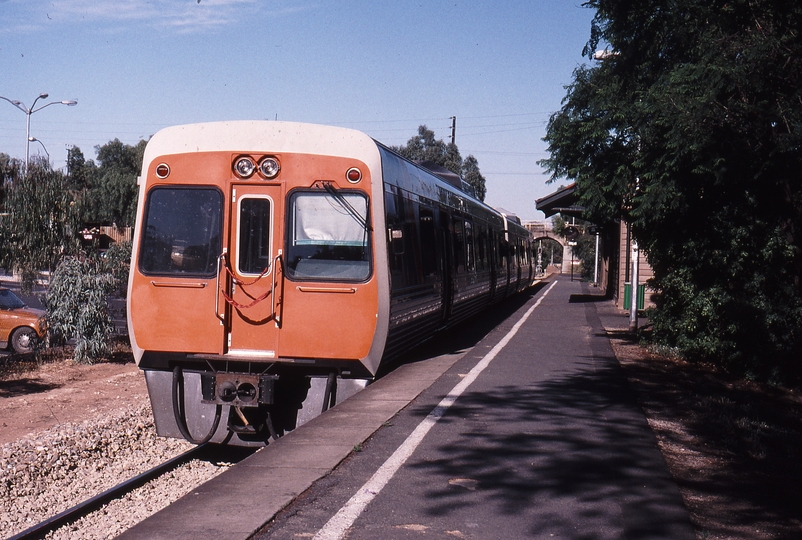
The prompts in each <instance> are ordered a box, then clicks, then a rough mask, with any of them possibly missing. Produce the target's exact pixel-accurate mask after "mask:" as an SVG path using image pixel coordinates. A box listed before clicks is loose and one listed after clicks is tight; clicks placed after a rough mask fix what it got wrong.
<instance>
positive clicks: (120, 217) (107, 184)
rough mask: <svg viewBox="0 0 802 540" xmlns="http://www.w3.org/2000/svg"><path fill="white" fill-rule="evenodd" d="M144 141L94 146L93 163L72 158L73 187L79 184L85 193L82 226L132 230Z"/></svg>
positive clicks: (114, 142) (114, 141)
mask: <svg viewBox="0 0 802 540" xmlns="http://www.w3.org/2000/svg"><path fill="white" fill-rule="evenodd" d="M146 144H147V142H146V141H140V142H139V143H137V144H136V145H135V146H131V145H128V144H124V143H122V142H121V141H120V140H119V139H114V140H113V141H109V142H108V143H106V144H104V145H103V146H97V147H96V148H95V149H96V150H97V161H98V163H99V165H97V166H95V165H94V163H93V162H91V161H90V162H86V161H81V158H83V154H81V155H80V156H78V155H77V153H79V152H80V149H77V153H76V155H75V156H74V158H75V159H74V163H75V165H76V168H75V174H76V179H75V180H74V181H73V184H75V185H78V184H80V183H83V185H85V186H86V193H85V198H84V205H83V219H84V221H86V222H94V223H108V224H116V225H118V226H120V227H123V226H129V227H130V226H133V224H134V220H135V217H136V202H137V193H138V191H137V186H136V178H137V176H139V172H140V169H141V167H142V157H143V155H144V152H145V146H146Z"/></svg>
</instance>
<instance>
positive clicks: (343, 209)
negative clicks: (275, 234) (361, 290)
mask: <svg viewBox="0 0 802 540" xmlns="http://www.w3.org/2000/svg"><path fill="white" fill-rule="evenodd" d="M289 224H290V226H289V231H288V234H289V238H288V242H287V276H288V277H290V278H294V279H309V280H332V281H334V280H336V281H364V280H366V279H368V277H370V249H369V226H368V199H367V197H365V196H364V195H362V194H361V193H353V192H341V191H336V192H296V193H294V194H292V196H291V197H290V207H289Z"/></svg>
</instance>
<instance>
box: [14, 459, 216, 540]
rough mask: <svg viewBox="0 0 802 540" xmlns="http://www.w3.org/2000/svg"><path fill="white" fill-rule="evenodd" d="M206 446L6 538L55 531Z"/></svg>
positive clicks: (20, 539) (25, 539)
mask: <svg viewBox="0 0 802 540" xmlns="http://www.w3.org/2000/svg"><path fill="white" fill-rule="evenodd" d="M207 446H208V445H206V444H203V445H200V446H196V447H195V448H192V449H191V450H188V451H186V452H184V453H183V454H180V455H178V456H176V457H174V458H172V459H169V460H167V461H165V462H164V463H162V464H160V465H157V466H156V467H153V468H152V469H150V470H148V471H145V472H143V473H141V474H138V475H137V476H134V477H133V478H130V479H128V480H126V481H125V482H122V483H120V484H117V485H116V486H114V487H112V488H110V489H107V490H106V491H104V492H102V493H100V494H98V495H95V496H94V497H92V498H90V499H87V500H85V501H83V502H81V503H79V504H77V505H75V506H73V507H72V508H68V509H67V510H65V511H63V512H61V513H59V514H57V515H55V516H53V517H51V518H48V519H46V520H44V521H42V522H41V523H38V524H36V525H34V526H33V527H30V528H28V529H26V530H24V531H22V532H20V533H18V534H16V535H14V536H12V537H10V538H8V540H34V539H39V538H43V537H44V536H45V535H46V534H47V533H49V532H51V531H55V530H56V529H58V528H59V527H62V526H64V525H66V524H68V523H71V522H74V521H76V520H78V519H80V518H82V517H84V516H87V515H89V514H91V513H92V512H94V511H95V510H97V509H98V508H100V507H101V506H103V505H104V504H106V503H108V502H110V501H113V500H115V499H119V498H121V497H122V496H124V495H125V494H127V493H129V492H131V491H133V490H134V489H136V488H138V487H140V486H142V485H144V484H146V483H147V482H149V481H151V480H153V479H154V478H158V477H159V476H161V475H163V474H165V473H168V472H170V471H171V470H173V469H175V468H176V467H178V466H179V465H182V464H184V463H186V462H188V461H191V460H192V459H196V458H199V457H201V456H203V455H204V453H206V452H207Z"/></svg>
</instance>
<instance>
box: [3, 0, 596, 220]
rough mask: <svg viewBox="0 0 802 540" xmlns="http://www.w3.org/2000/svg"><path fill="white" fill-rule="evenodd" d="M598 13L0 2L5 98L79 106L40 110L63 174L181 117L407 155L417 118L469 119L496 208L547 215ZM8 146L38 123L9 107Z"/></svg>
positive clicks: (36, 130) (465, 143) (466, 133)
mask: <svg viewBox="0 0 802 540" xmlns="http://www.w3.org/2000/svg"><path fill="white" fill-rule="evenodd" d="M592 17H593V11H592V10H589V9H586V8H582V7H581V1H580V0H576V1H571V0H523V1H517V0H513V1H502V2H490V1H487V2H481V1H463V0H451V1H440V0H417V1H406V0H397V1H382V2H379V1H374V2H368V1H359V0H357V1H353V0H349V1H345V0H343V1H325V0H321V1H314V0H312V1H307V0H297V1H296V0H275V1H270V0H200V2H199V1H198V0H152V1H147V0H49V1H45V0H0V96H4V97H6V98H9V99H11V100H19V101H21V102H23V103H24V104H25V105H26V106H30V105H31V104H32V102H33V100H34V99H35V98H36V96H38V95H39V94H40V93H43V92H47V93H48V94H49V98H48V99H47V100H44V101H39V103H37V106H38V105H41V104H42V103H47V102H49V101H61V100H72V99H75V100H78V105H77V106H75V107H67V106H64V105H60V104H59V105H52V106H49V107H47V108H46V109H44V110H41V111H39V112H37V113H34V114H33V115H32V116H31V135H32V136H34V137H36V138H37V139H39V140H41V141H42V143H43V144H44V145H45V147H46V148H47V151H48V152H49V154H50V156H51V162H52V163H53V165H54V166H55V167H63V166H64V159H65V157H66V153H67V148H68V147H69V146H72V145H76V146H78V147H80V148H81V150H82V151H83V152H84V155H85V156H86V157H87V159H94V158H95V150H94V147H95V146H97V145H102V144H105V143H106V142H108V141H110V140H112V139H114V138H118V139H120V140H121V141H123V142H125V143H128V144H136V143H137V142H138V141H139V140H140V139H147V138H148V137H150V136H151V135H152V134H153V133H155V132H156V131H158V130H159V129H161V128H162V127H166V126H170V125H175V124H183V123H192V122H205V121H215V120H239V119H267V120H273V119H276V118H278V119H279V120H287V121H300V122H313V123H321V124H331V125H338V126H344V127H350V128H354V129H358V130H361V131H364V132H365V133H367V134H368V135H370V136H372V137H374V138H375V139H377V140H379V141H381V142H383V143H385V144H389V145H400V144H405V143H406V141H407V139H409V138H410V137H412V136H413V135H414V134H415V133H416V132H417V128H418V126H419V125H421V124H426V125H427V126H428V127H429V128H430V129H432V130H433V131H434V132H435V135H436V136H437V137H438V138H442V139H444V140H448V138H449V137H450V134H451V129H450V128H451V120H450V117H451V116H456V117H457V128H456V142H457V145H458V146H459V148H460V152H461V154H462V156H463V157H465V156H467V155H469V154H473V155H474V156H476V158H477V159H478V161H479V167H480V169H481V171H482V173H483V174H484V176H485V178H486V179H487V199H486V201H487V202H488V203H489V204H491V205H493V206H496V207H503V208H505V209H507V210H510V211H512V212H514V213H516V214H518V215H519V216H520V217H521V218H522V219H542V217H543V216H542V214H541V213H539V212H536V211H535V206H534V201H535V199H537V198H540V197H543V196H545V195H548V194H549V193H551V192H553V191H554V190H556V189H557V187H558V186H559V182H558V183H553V184H550V185H547V184H546V183H545V182H546V180H547V176H546V175H545V174H544V173H543V170H542V169H541V167H539V166H538V165H537V163H536V162H537V160H539V159H542V158H543V157H545V156H546V153H545V143H543V141H542V140H541V139H542V137H543V136H544V134H545V126H546V122H547V120H548V117H549V115H550V114H551V113H553V112H554V111H556V110H558V109H559V107H560V102H561V100H562V98H563V97H564V95H565V88H564V86H565V85H566V84H569V83H570V81H571V74H572V72H573V70H574V69H575V68H576V67H577V66H578V65H580V64H582V63H584V62H586V61H587V59H585V58H583V57H582V54H581V53H582V48H583V47H584V45H585V43H586V42H587V39H588V36H589V34H590V21H591V19H592ZM0 152H5V153H7V154H10V155H11V156H13V157H19V158H24V156H25V114H24V113H22V112H21V111H19V110H17V109H16V108H15V107H13V106H12V105H11V104H9V103H7V102H5V101H2V100H0ZM37 153H43V150H42V147H41V146H40V145H39V143H36V142H34V143H31V154H32V155H35V154H37Z"/></svg>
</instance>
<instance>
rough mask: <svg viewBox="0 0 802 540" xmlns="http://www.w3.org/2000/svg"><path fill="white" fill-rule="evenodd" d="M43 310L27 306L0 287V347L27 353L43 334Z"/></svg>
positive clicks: (7, 290)
mask: <svg viewBox="0 0 802 540" xmlns="http://www.w3.org/2000/svg"><path fill="white" fill-rule="evenodd" d="M44 315H45V312H44V311H42V310H41V309H34V308H29V307H28V306H26V305H25V302H23V301H22V300H20V298H19V297H18V296H17V295H16V294H14V293H13V292H12V291H10V290H9V289H6V288H4V287H0V347H3V348H6V347H10V348H11V349H12V350H13V351H14V352H16V353H20V354H22V353H29V352H31V351H32V350H33V347H34V344H35V343H36V341H37V340H39V339H41V338H43V337H44V336H45V322H44Z"/></svg>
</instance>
